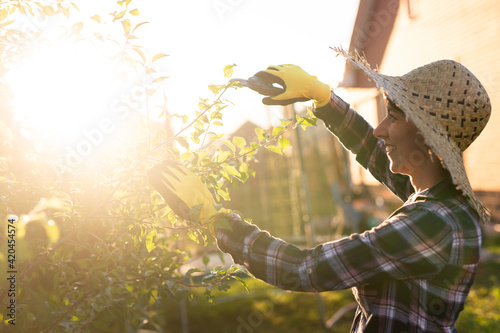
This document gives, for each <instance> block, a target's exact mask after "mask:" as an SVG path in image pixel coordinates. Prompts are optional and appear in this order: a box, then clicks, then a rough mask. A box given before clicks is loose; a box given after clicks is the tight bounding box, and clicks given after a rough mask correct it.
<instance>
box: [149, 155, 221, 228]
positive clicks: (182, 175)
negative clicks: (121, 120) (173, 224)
mask: <svg viewBox="0 0 500 333" xmlns="http://www.w3.org/2000/svg"><path fill="white" fill-rule="evenodd" d="M148 176H149V181H150V182H151V184H152V185H153V187H154V188H155V189H156V190H157V191H158V192H160V194H161V196H162V197H163V198H164V199H165V201H166V202H167V204H168V205H169V206H170V208H171V209H172V210H173V211H174V213H176V214H177V215H178V216H180V217H181V218H183V219H185V220H197V219H199V220H200V223H201V224H202V225H203V227H205V228H207V229H208V230H209V231H210V232H211V233H212V234H213V235H215V228H214V226H213V224H212V223H213V219H212V218H213V217H214V215H216V214H217V213H221V212H228V211H229V210H222V211H219V212H217V210H216V209H215V207H214V205H215V200H214V197H213V196H212V193H210V191H209V190H208V188H207V187H206V186H205V184H203V183H202V182H201V180H200V178H198V176H196V175H195V174H194V173H192V172H191V171H189V170H188V169H187V168H186V167H184V166H183V165H181V164H179V163H176V162H173V161H163V162H162V163H159V164H157V165H155V166H154V167H153V168H151V169H150V170H149V171H148ZM199 205H203V206H202V208H201V210H200V213H199V216H191V215H192V208H193V207H195V206H199Z"/></svg>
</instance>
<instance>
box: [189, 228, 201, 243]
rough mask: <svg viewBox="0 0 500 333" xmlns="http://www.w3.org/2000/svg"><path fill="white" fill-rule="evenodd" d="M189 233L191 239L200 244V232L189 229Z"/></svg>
mask: <svg viewBox="0 0 500 333" xmlns="http://www.w3.org/2000/svg"><path fill="white" fill-rule="evenodd" d="M187 235H188V237H189V239H190V240H192V241H193V242H196V243H197V244H200V239H199V238H198V234H197V233H196V232H195V231H194V230H188V232H187Z"/></svg>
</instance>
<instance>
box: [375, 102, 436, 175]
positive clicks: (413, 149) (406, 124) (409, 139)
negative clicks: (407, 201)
mask: <svg viewBox="0 0 500 333" xmlns="http://www.w3.org/2000/svg"><path fill="white" fill-rule="evenodd" d="M387 102H388V103H387V116H386V117H385V118H384V119H383V120H382V121H381V122H380V124H379V125H378V126H377V128H375V130H374V131H373V134H374V135H375V136H376V137H377V138H379V139H382V140H384V144H385V146H386V152H387V156H388V157H389V160H390V161H391V164H390V169H391V171H392V172H393V173H400V174H404V175H409V176H414V175H416V174H417V173H419V172H421V171H422V170H421V167H422V166H423V165H424V162H425V161H426V160H427V159H429V158H430V156H429V153H428V151H429V150H428V148H427V146H426V145H425V144H424V140H423V137H422V135H421V134H420V133H419V132H418V129H417V127H416V126H415V125H414V124H413V122H412V121H411V120H407V119H406V116H405V114H404V113H403V111H401V110H400V109H399V108H398V107H396V106H395V105H394V104H393V103H392V102H390V101H389V100H388V101H387Z"/></svg>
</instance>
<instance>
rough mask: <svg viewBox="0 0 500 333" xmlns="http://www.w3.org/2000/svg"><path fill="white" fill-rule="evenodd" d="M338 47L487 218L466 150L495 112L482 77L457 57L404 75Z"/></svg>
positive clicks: (338, 51) (471, 202) (337, 49)
mask: <svg viewBox="0 0 500 333" xmlns="http://www.w3.org/2000/svg"><path fill="white" fill-rule="evenodd" d="M334 50H335V51H336V52H337V53H338V54H341V55H342V56H344V58H346V59H347V60H348V61H349V62H350V63H352V64H353V65H355V66H356V67H358V68H359V69H361V70H363V71H364V72H365V73H366V75H367V76H368V77H369V78H370V79H371V80H373V81H375V83H376V85H377V88H379V89H382V90H383V92H384V93H385V94H386V97H387V98H388V99H389V100H391V101H392V102H393V103H394V104H396V106H397V107H399V108H400V109H401V110H403V112H404V113H405V115H406V116H407V117H408V118H409V119H410V120H411V121H412V122H413V123H414V124H415V126H417V128H418V129H419V131H420V132H421V134H422V135H423V137H424V139H425V143H426V144H427V146H428V147H429V148H430V149H431V150H432V152H433V153H434V154H436V155H437V156H439V157H440V158H441V161H442V163H443V166H444V167H445V168H446V169H447V170H448V171H449V172H450V174H451V178H452V181H453V183H454V184H455V185H456V186H457V188H459V189H460V190H461V191H462V192H463V194H464V195H465V196H466V197H467V199H468V200H469V202H470V204H471V205H472V207H473V208H474V209H475V210H476V211H477V212H478V213H479V216H480V218H481V220H482V221H483V222H485V221H488V220H489V216H488V215H489V214H488V211H487V209H486V208H485V207H484V206H483V204H482V203H481V201H479V199H478V198H477V197H476V195H475V194H474V192H473V191H472V188H471V185H470V183H469V179H468V178H467V174H466V172H465V166H464V160H463V156H462V152H463V151H464V150H465V149H466V148H467V147H469V145H470V144H471V143H472V142H473V141H474V140H475V139H476V138H477V137H478V135H479V134H480V133H481V131H482V130H483V129H484V127H485V126H486V123H487V122H488V120H489V118H490V114H491V103H490V99H489V98H488V94H487V93H486V90H485V89H484V87H483V86H482V85H481V83H480V82H479V80H478V79H477V78H476V77H475V76H474V75H473V74H472V73H471V72H470V71H469V70H468V69H467V68H465V67H464V66H462V65H461V64H459V63H457V62H456V61H453V60H439V61H436V62H432V63H430V64H427V65H425V66H422V67H419V68H416V69H414V70H412V71H410V72H409V73H407V74H405V75H403V76H387V75H382V74H379V73H377V72H376V71H374V70H372V69H371V68H370V66H369V64H368V63H367V62H366V60H365V59H364V58H363V57H361V56H360V55H359V54H357V53H356V54H354V55H353V54H349V53H348V52H346V51H345V50H343V49H340V48H334Z"/></svg>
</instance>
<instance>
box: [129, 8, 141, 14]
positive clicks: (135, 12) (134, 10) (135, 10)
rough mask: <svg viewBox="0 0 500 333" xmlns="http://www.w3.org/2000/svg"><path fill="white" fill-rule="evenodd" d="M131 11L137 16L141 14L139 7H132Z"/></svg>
mask: <svg viewBox="0 0 500 333" xmlns="http://www.w3.org/2000/svg"><path fill="white" fill-rule="evenodd" d="M129 13H130V14H132V15H135V16H139V15H140V13H139V9H137V8H136V9H132V10H131V11H129Z"/></svg>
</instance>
